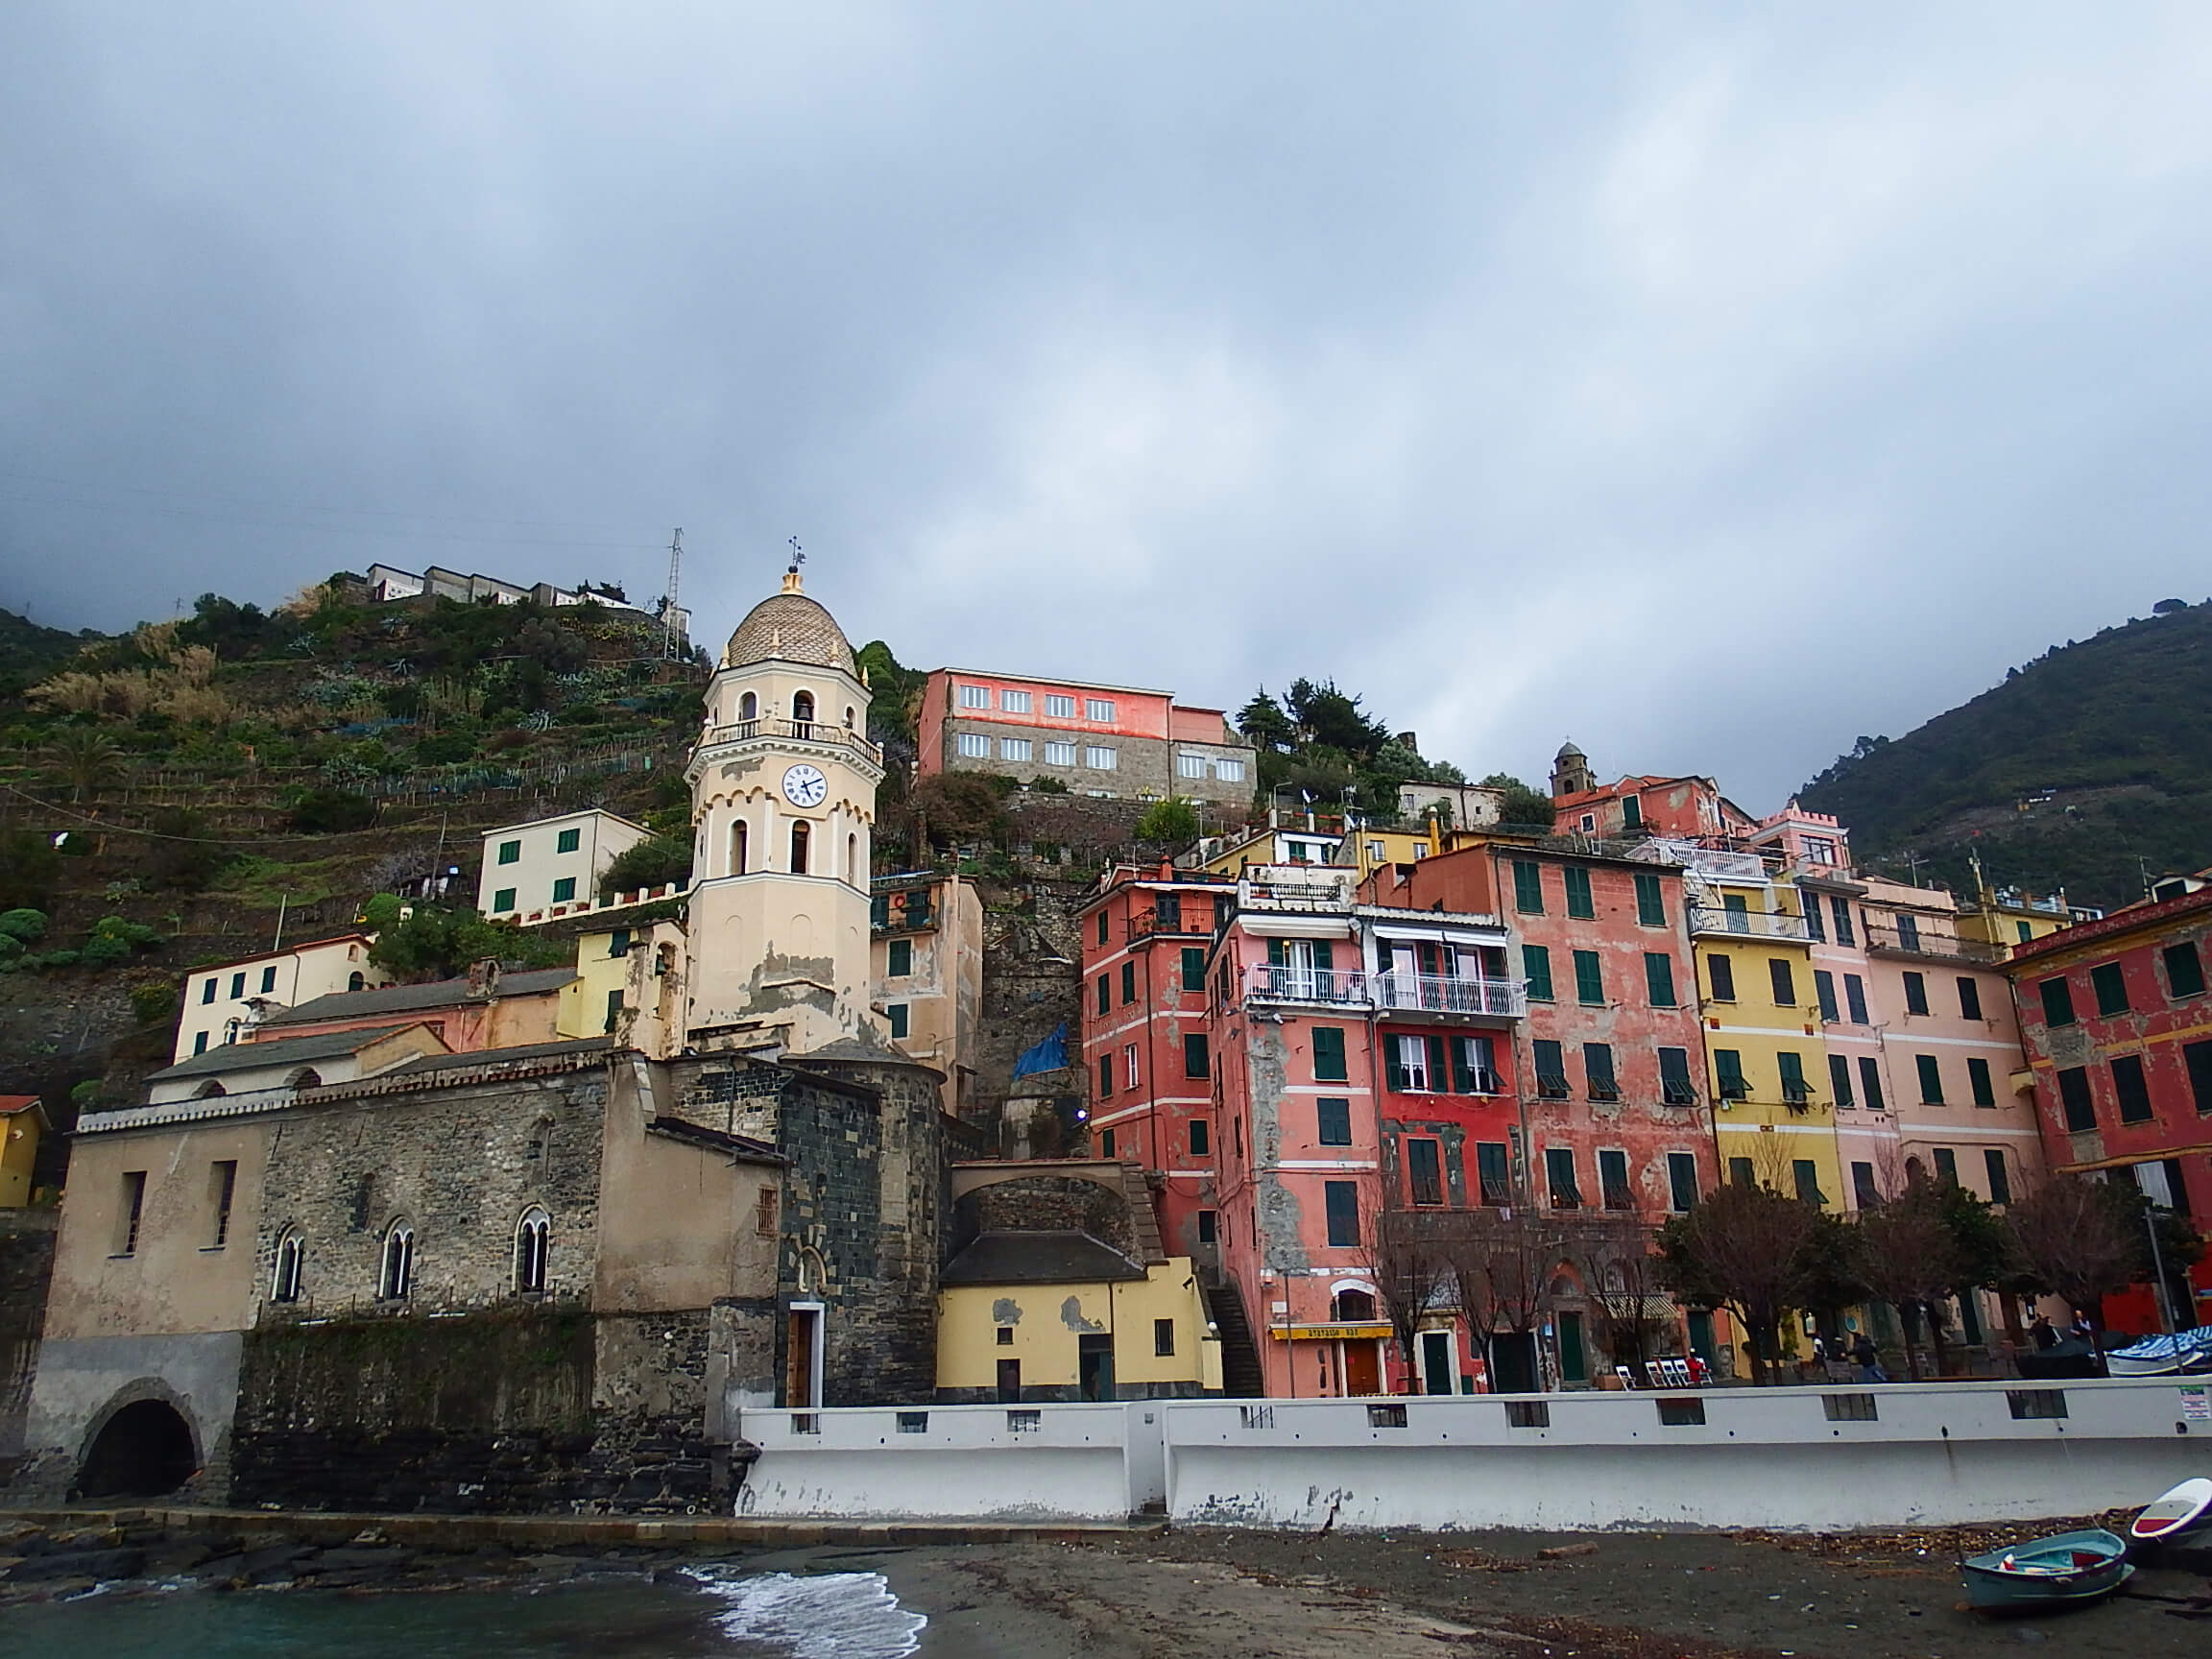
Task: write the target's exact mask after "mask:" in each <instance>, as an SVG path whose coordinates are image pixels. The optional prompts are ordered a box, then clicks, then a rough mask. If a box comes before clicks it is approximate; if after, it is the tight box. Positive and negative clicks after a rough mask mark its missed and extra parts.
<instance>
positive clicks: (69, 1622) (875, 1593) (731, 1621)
mask: <svg viewBox="0 0 2212 1659" xmlns="http://www.w3.org/2000/svg"><path fill="white" fill-rule="evenodd" d="M927 1623H928V1621H927V1620H926V1618H925V1617H924V1616H923V1615H921V1614H919V1613H916V1612H912V1611H910V1610H909V1609H907V1608H903V1607H902V1606H900V1604H899V1599H898V1598H897V1597H896V1596H894V1595H893V1594H892V1592H891V1588H890V1586H889V1584H887V1583H886V1582H885V1581H884V1579H883V1577H882V1575H879V1574H875V1573H825V1574H819V1575H798V1574H789V1573H746V1572H745V1571H743V1570H742V1569H741V1568H737V1567H720V1566H701V1567H694V1568H690V1569H687V1570H686V1571H685V1573H683V1574H681V1575H674V1576H673V1577H671V1578H669V1579H666V1580H663V1581H661V1582H653V1581H650V1580H646V1579H642V1578H639V1579H622V1580H608V1581H598V1582H590V1581H587V1582H583V1583H571V1584H562V1585H553V1586H547V1587H544V1588H541V1589H512V1590H510V1589H492V1590H488V1589H470V1590H455V1591H447V1592H435V1593H432V1592H419V1593H405V1592H397V1593H382V1594H367V1595H340V1594H335V1593H331V1592H325V1591H313V1590H304V1591H303V1590H283V1591H274V1590H239V1591H231V1592H217V1591H211V1590H205V1589H200V1588H180V1589H177V1590H173V1591H169V1592H165V1593H156V1594H154V1595H143V1594H130V1595H124V1594H107V1595H103V1594H100V1593H98V1592H95V1593H93V1594H91V1595H88V1596H82V1597H79V1598H77V1599H73V1600H69V1601H60V1602H46V1603H39V1604H34V1605H26V1606H16V1607H9V1608H6V1609H0V1659H75V1656H77V1655H86V1656H88V1659H90V1656H96V1659H178V1656H179V1655H180V1654H189V1655H192V1656H193V1659H295V1656H300V1655H313V1656H314V1659H388V1656H392V1655H404V1656H405V1659H585V1656H587V1655H589V1659H905V1655H908V1654H911V1653H913V1652H915V1651H916V1650H917V1648H918V1647H920V1645H921V1636H922V1630H923V1628H924V1626H925V1625H926V1624H927Z"/></svg>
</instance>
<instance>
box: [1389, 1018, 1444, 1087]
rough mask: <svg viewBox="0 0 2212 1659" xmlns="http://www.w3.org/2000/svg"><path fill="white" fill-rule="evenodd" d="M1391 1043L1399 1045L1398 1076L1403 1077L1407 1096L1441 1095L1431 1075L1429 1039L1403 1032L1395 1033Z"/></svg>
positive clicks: (1392, 1035)
mask: <svg viewBox="0 0 2212 1659" xmlns="http://www.w3.org/2000/svg"><path fill="white" fill-rule="evenodd" d="M1390 1041H1391V1042H1393V1043H1395V1044H1397V1045H1398V1074H1399V1075H1400V1076H1401V1077H1403V1078H1404V1079H1405V1080H1406V1082H1405V1087H1404V1089H1403V1090H1402V1091H1401V1093H1403V1094H1437V1093H1440V1091H1438V1090H1437V1089H1435V1088H1434V1087H1433V1086H1432V1080H1431V1077H1430V1075H1429V1039H1428V1038H1427V1037H1424V1036H1418V1035H1414V1036H1409V1035H1407V1033H1405V1032H1403V1031H1398V1032H1393V1033H1392V1034H1391V1037H1390Z"/></svg>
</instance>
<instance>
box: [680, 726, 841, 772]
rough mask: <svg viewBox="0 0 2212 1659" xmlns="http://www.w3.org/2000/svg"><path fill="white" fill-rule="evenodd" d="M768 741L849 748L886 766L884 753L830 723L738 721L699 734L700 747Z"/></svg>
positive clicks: (710, 727) (710, 728)
mask: <svg viewBox="0 0 2212 1659" xmlns="http://www.w3.org/2000/svg"><path fill="white" fill-rule="evenodd" d="M755 738H767V739H771V740H774V741H776V742H781V743H819V744H821V745H822V746H823V747H825V748H829V749H849V750H851V751H852V752H853V753H854V754H855V755H858V756H860V757H862V758H863V759H865V760H867V761H869V762H871V763H872V764H874V765H878V766H880V765H882V764H883V751H882V750H880V749H878V748H877V747H876V745H875V744H873V743H871V742H869V741H868V739H867V738H865V737H863V736H861V735H860V733H857V732H854V731H852V730H850V729H848V728H846V727H843V726H837V725H833V724H831V723H830V722H829V721H827V720H776V719H768V718H762V719H758V720H734V721H732V722H731V723H730V724H729V725H727V726H709V727H708V728H707V730H706V731H704V732H702V733H700V734H699V747H700V748H701V749H708V748H711V747H713V746H714V745H715V744H717V743H748V742H751V741H752V740H753V739H755Z"/></svg>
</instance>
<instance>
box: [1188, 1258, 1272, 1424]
mask: <svg viewBox="0 0 2212 1659" xmlns="http://www.w3.org/2000/svg"><path fill="white" fill-rule="evenodd" d="M1199 1287H1200V1289H1201V1290H1202V1291H1203V1292H1204V1294H1205V1297H1206V1314H1207V1317H1208V1318H1210V1319H1212V1320H1213V1321H1214V1329H1215V1330H1217V1331H1219V1332H1220V1333H1221V1392H1222V1394H1223V1396H1224V1397H1226V1398H1228V1399H1231V1400H1257V1399H1259V1398H1260V1397H1261V1396H1262V1393H1263V1392H1264V1387H1263V1384H1262V1381H1261V1374H1260V1349H1259V1346H1258V1344H1257V1343H1255V1342H1254V1341H1253V1338H1252V1326H1251V1323H1250V1321H1248V1320H1247V1319H1246V1318H1245V1317H1244V1299H1243V1298H1242V1297H1241V1296H1239V1295H1238V1293H1237V1286H1234V1285H1232V1284H1231V1283H1230V1282H1229V1281H1228V1280H1227V1279H1225V1278H1223V1277H1220V1276H1219V1275H1208V1276H1207V1277H1205V1278H1203V1279H1201V1280H1200V1281H1199Z"/></svg>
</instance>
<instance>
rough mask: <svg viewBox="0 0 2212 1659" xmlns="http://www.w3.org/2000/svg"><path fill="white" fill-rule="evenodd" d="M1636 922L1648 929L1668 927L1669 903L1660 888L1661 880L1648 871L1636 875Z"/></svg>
mask: <svg viewBox="0 0 2212 1659" xmlns="http://www.w3.org/2000/svg"><path fill="white" fill-rule="evenodd" d="M1636 920H1637V921H1639V922H1641V923H1643V924H1644V925H1645V926H1647V927H1664V926H1667V902H1666V900H1665V898H1664V897H1663V896H1662V894H1661V891H1660V887H1659V878H1658V877H1656V876H1653V875H1651V874H1649V873H1648V872H1647V871H1638V872H1637V874H1636Z"/></svg>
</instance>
